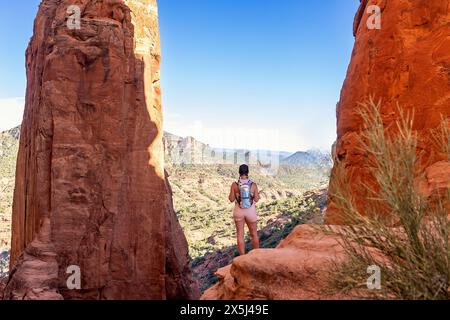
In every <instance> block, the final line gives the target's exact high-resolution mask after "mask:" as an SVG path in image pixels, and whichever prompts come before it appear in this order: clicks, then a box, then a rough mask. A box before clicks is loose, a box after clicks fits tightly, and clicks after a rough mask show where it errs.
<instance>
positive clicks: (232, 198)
mask: <svg viewBox="0 0 450 320" xmlns="http://www.w3.org/2000/svg"><path fill="white" fill-rule="evenodd" d="M236 187H237V184H236V182H233V184H232V185H231V190H230V195H229V196H228V199H229V200H230V202H235V201H236Z"/></svg>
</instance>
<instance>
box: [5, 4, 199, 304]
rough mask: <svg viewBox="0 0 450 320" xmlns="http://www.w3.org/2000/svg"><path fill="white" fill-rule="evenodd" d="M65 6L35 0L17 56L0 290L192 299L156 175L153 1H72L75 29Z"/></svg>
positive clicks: (177, 231)
mask: <svg viewBox="0 0 450 320" xmlns="http://www.w3.org/2000/svg"><path fill="white" fill-rule="evenodd" d="M73 4H74V1H69V0H44V1H42V3H41V5H40V8H39V12H38V15H37V18H36V21H35V27H34V36H33V38H32V39H31V42H30V44H29V47H28V50H27V54H26V68H27V78H28V86H27V95H26V106H25V114H24V120H23V125H22V129H21V134H20V149H19V155H18V161H17V174H16V189H15V194H14V204H13V222H12V250H11V274H10V278H9V280H8V283H7V286H6V289H5V293H4V298H5V299H62V298H64V299H180V298H196V297H197V289H196V286H195V285H193V282H192V280H191V273H190V270H189V267H188V263H189V257H188V248H187V242H186V240H185V237H184V235H183V233H182V230H181V228H180V226H179V224H178V221H177V218H176V216H175V213H174V210H173V207H172V198H171V191H170V186H169V185H168V184H167V182H166V181H167V180H166V176H165V172H164V154H163V153H164V152H163V144H162V132H163V131H162V111H161V96H160V86H159V80H160V79H159V68H160V61H161V54H160V43H159V32H158V16H157V7H156V0H114V1H107V0H100V1H99V0H96V1H94V0H80V1H76V2H75V4H77V5H78V8H79V9H80V13H81V24H80V27H81V28H79V29H77V28H75V29H74V28H69V27H68V24H67V22H68V21H67V20H68V19H67V18H68V16H69V15H73V14H75V16H74V17H75V18H76V10H72V11H70V10H69V12H70V13H68V8H69V6H70V5H73ZM72 9H73V8H72ZM75 9H76V8H75ZM70 266H77V267H79V270H80V275H81V290H71V289H70V288H69V287H68V286H67V279H68V278H69V276H71V274H72V273H69V274H68V273H67V271H68V267H70ZM69 270H71V269H69Z"/></svg>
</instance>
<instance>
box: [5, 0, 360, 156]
mask: <svg viewBox="0 0 450 320" xmlns="http://www.w3.org/2000/svg"><path fill="white" fill-rule="evenodd" d="M38 4H39V1H38V0H18V1H14V2H8V4H2V6H3V8H2V10H0V36H1V39H2V43H3V44H2V46H3V48H2V50H0V64H1V67H0V70H1V72H0V129H2V130H3V129H5V126H6V127H7V126H8V125H11V124H13V123H15V122H18V121H20V118H21V107H20V106H21V104H23V99H22V97H23V96H24V95H25V87H26V81H25V68H24V64H25V62H24V52H25V48H26V46H27V43H28V40H29V38H30V36H31V35H32V26H33V19H34V16H35V13H36V10H37V6H38ZM358 4H359V1H358V0H346V1H343V0H324V1H317V0H278V1H273V0H160V1H159V15H160V31H161V41H162V50H163V65H162V70H161V77H162V89H163V104H164V105H163V107H164V114H165V129H166V130H167V131H169V132H172V133H175V134H179V135H183V136H186V135H193V136H195V137H196V138H198V139H200V140H203V141H205V142H207V143H210V144H211V145H214V146H217V147H252V146H256V145H257V146H258V147H261V148H267V149H276V150H286V151H297V150H302V149H308V148H311V147H318V148H322V149H329V148H330V146H331V144H332V142H333V141H334V139H335V131H336V119H335V108H336V103H337V101H338V100H339V93H340V89H341V86H342V82H343V80H344V78H345V74H346V71H347V67H348V63H349V59H350V55H351V50H352V47H353V43H354V38H353V36H352V24H353V17H354V14H355V12H356V9H357V6H358ZM224 136H227V137H228V139H223V137H224ZM243 137H244V138H243ZM256 140H258V141H256Z"/></svg>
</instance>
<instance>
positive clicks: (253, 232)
mask: <svg viewBox="0 0 450 320" xmlns="http://www.w3.org/2000/svg"><path fill="white" fill-rule="evenodd" d="M247 226H248V228H249V230H250V237H251V238H252V247H253V249H259V238H258V222H247Z"/></svg>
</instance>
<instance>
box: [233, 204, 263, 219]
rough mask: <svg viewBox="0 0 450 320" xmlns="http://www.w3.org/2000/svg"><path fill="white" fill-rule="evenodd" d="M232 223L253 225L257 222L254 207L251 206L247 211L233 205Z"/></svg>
mask: <svg viewBox="0 0 450 320" xmlns="http://www.w3.org/2000/svg"><path fill="white" fill-rule="evenodd" d="M233 217H234V221H236V222H241V221H246V222H248V223H254V222H257V221H258V216H257V214H256V206H255V204H253V205H252V206H251V207H250V208H248V209H241V207H239V205H238V204H236V205H235V207H234V210H233Z"/></svg>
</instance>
